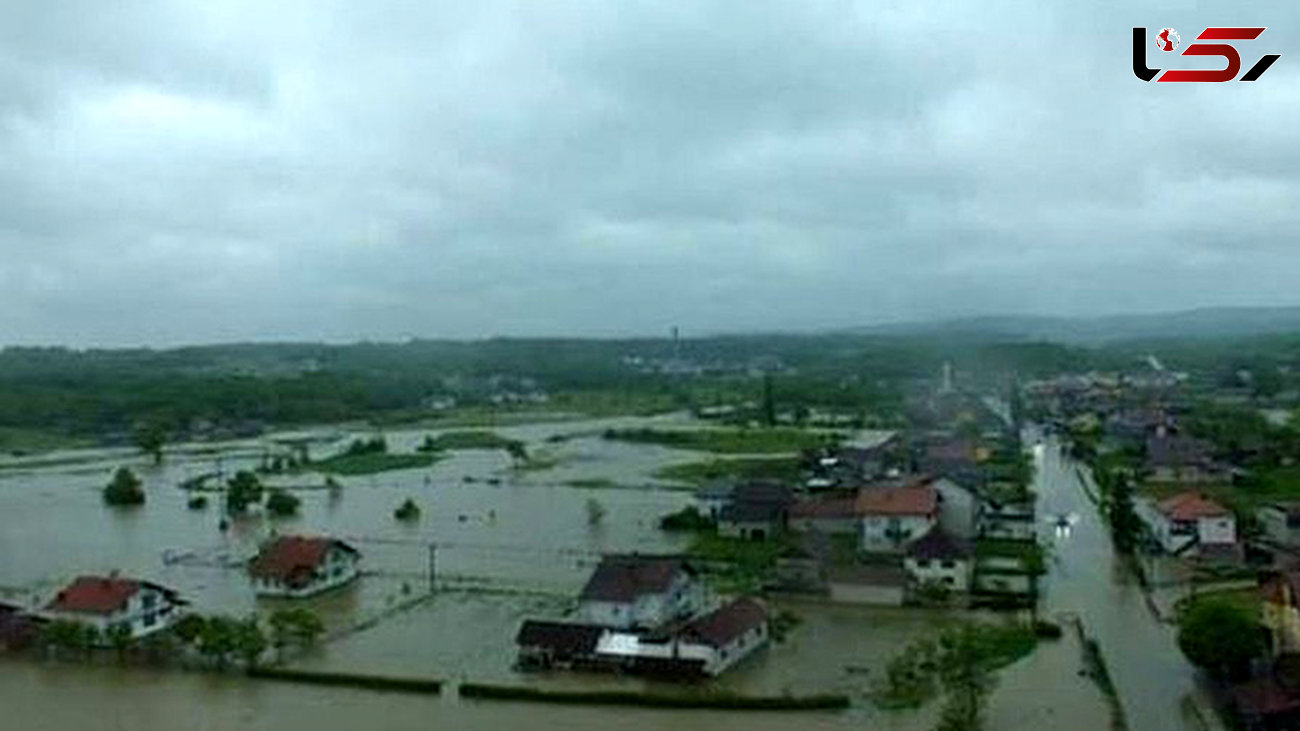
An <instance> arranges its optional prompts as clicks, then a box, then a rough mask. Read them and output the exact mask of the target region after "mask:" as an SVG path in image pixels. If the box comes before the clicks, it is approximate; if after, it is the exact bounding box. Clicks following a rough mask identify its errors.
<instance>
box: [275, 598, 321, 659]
mask: <svg viewBox="0 0 1300 731" xmlns="http://www.w3.org/2000/svg"><path fill="white" fill-rule="evenodd" d="M324 632H325V624H324V623H323V622H321V619H320V617H319V616H317V614H316V613H315V612H313V611H311V610H310V609H306V608H297V609H282V610H280V611H277V612H275V613H274V614H272V615H271V642H272V644H274V645H275V647H276V649H277V650H279V651H283V650H284V648H286V647H289V646H291V645H298V646H300V647H312V646H314V645H315V644H316V641H317V640H318V639H320V636H321V635H322V634H324Z"/></svg>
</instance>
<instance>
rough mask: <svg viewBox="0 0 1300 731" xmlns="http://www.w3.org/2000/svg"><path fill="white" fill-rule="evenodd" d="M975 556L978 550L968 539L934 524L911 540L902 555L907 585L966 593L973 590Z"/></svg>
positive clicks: (915, 589) (922, 588) (909, 586)
mask: <svg viewBox="0 0 1300 731" xmlns="http://www.w3.org/2000/svg"><path fill="white" fill-rule="evenodd" d="M974 558H975V551H974V549H973V548H972V546H971V544H970V543H969V542H967V541H966V540H963V539H962V538H958V537H956V536H952V535H950V534H948V533H947V532H946V531H944V530H943V528H942V527H939V526H935V527H934V528H931V529H930V532H928V533H926V534H925V535H924V536H921V537H920V538H918V539H916V540H915V541H912V543H911V544H909V545H908V546H907V551H906V553H905V554H904V555H903V568H904V569H906V571H907V576H908V588H909V590H910V591H911V592H912V593H915V592H916V591H917V590H924V589H925V588H927V587H933V588H938V589H941V590H943V591H947V592H955V593H963V594H964V593H966V592H968V591H970V587H971V577H972V576H973V575H974V567H975V561H974Z"/></svg>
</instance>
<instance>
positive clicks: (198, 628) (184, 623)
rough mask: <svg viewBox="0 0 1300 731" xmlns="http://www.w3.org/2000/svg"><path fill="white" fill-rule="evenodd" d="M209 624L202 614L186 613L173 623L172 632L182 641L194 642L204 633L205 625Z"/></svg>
mask: <svg viewBox="0 0 1300 731" xmlns="http://www.w3.org/2000/svg"><path fill="white" fill-rule="evenodd" d="M206 624H207V620H205V619H204V618H203V617H202V616H200V615H198V614H186V615H185V616H183V617H181V618H180V619H178V620H176V623H175V624H173V625H172V634H174V635H176V636H177V637H179V638H180V639H181V641H182V642H185V643H187V644H193V643H194V642H197V641H198V639H199V637H200V636H201V635H202V634H203V627H204V626H205V625H206Z"/></svg>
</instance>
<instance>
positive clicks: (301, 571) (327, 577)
mask: <svg viewBox="0 0 1300 731" xmlns="http://www.w3.org/2000/svg"><path fill="white" fill-rule="evenodd" d="M360 559H361V553H360V552H358V551H357V549H355V548H353V547H352V546H350V545H348V544H347V543H344V542H343V541H340V540H338V539H335V538H325V537H315V536H278V537H275V538H272V539H271V540H270V541H267V542H266V543H265V544H263V545H262V549H261V551H259V552H258V554H257V556H256V557H254V558H253V560H252V561H251V562H249V565H248V575H249V577H250V578H251V579H252V581H253V590H254V591H256V592H257V594H258V596H268V597H288V598H295V599H297V598H301V597H306V596H311V595H313V594H319V593H320V592H322V591H326V590H328V589H333V588H334V587H337V586H343V585H344V584H347V583H348V582H350V581H352V580H353V579H355V578H357V563H358V562H359V561H360Z"/></svg>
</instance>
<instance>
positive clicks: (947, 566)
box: [939, 561, 957, 569]
mask: <svg viewBox="0 0 1300 731" xmlns="http://www.w3.org/2000/svg"><path fill="white" fill-rule="evenodd" d="M939 565H940V566H942V567H943V568H945V569H952V568H956V567H957V562H956V561H943V562H941V563H940V564H939Z"/></svg>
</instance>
